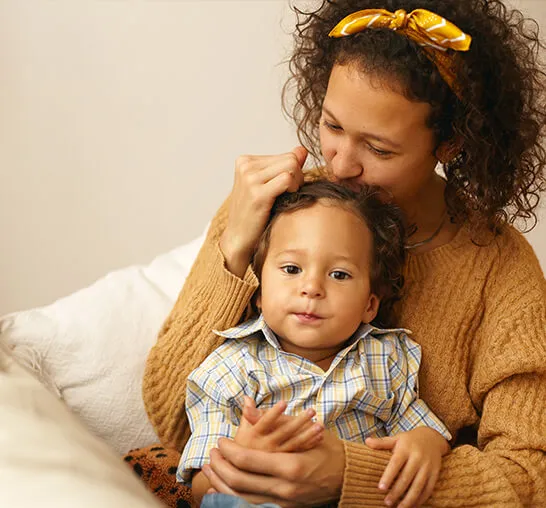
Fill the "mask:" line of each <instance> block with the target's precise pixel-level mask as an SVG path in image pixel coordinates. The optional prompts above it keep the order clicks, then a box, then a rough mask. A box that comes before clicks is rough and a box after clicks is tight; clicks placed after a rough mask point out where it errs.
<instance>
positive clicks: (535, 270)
mask: <svg viewBox="0 0 546 508" xmlns="http://www.w3.org/2000/svg"><path fill="white" fill-rule="evenodd" d="M513 247H515V248H514V249H511V251H510V253H509V258H510V259H509V260H506V262H502V261H500V260H499V263H497V265H499V266H496V268H495V270H494V272H492V273H490V275H489V276H490V278H491V279H492V280H493V282H492V283H491V284H489V285H488V288H487V291H486V294H484V297H483V299H484V305H485V312H484V317H483V322H482V323H481V326H480V327H479V331H478V333H477V335H476V337H475V338H474V341H473V342H474V344H475V345H474V351H473V352H472V357H473V361H472V366H471V369H470V371H469V374H470V378H469V381H468V390H469V393H470V395H471V397H472V400H473V403H474V405H475V407H476V410H477V412H478V414H479V415H480V417H481V418H480V421H479V426H478V443H477V447H474V446H470V445H464V446H460V447H458V448H455V449H454V450H453V451H452V452H451V453H450V454H449V455H448V456H446V457H444V460H443V462H442V470H441V473H440V477H439V479H438V482H437V484H436V487H435V490H434V493H433V495H432V497H431V498H430V499H429V501H428V503H427V506H438V507H439V506H442V507H463V506H476V507H477V506H495V507H501V506H506V507H519V506H546V410H545V403H544V401H545V400H546V282H545V280H544V275H543V274H542V271H541V270H540V267H539V265H538V261H537V260H536V257H535V256H534V254H533V253H532V251H531V252H529V251H528V250H527V247H526V246H525V245H523V244H519V245H515V246H513ZM529 249H530V248H529ZM526 251H527V252H526ZM345 453H346V469H345V477H344V485H343V490H342V497H341V502H340V506H341V507H343V508H347V507H357V506H384V503H383V499H384V494H382V493H381V492H380V491H378V489H377V485H378V483H379V479H380V477H381V474H382V472H383V471H384V469H385V466H386V465H387V462H388V459H389V454H385V453H384V452H381V453H380V452H377V451H373V450H370V449H369V448H367V447H366V446H364V445H362V444H356V443H345Z"/></svg>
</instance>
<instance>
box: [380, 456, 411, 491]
mask: <svg viewBox="0 0 546 508" xmlns="http://www.w3.org/2000/svg"><path fill="white" fill-rule="evenodd" d="M406 462H407V456H405V455H402V454H400V453H394V454H393V455H392V456H391V458H390V460H389V463H388V464H387V467H386V468H385V471H383V475H382V476H381V480H379V488H380V489H381V490H388V489H390V487H391V485H392V482H393V481H394V479H395V478H396V477H397V476H398V473H399V472H400V470H401V469H402V468H403V467H404V464H406Z"/></svg>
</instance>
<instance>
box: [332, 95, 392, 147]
mask: <svg viewBox="0 0 546 508" xmlns="http://www.w3.org/2000/svg"><path fill="white" fill-rule="evenodd" d="M322 111H323V112H324V113H326V114H327V115H328V116H329V117H330V118H331V119H332V120H333V121H334V122H336V123H337V124H339V123H340V122H339V121H338V120H337V119H336V117H335V115H334V114H333V113H332V112H331V111H330V110H329V109H328V108H327V107H326V106H324V105H323V106H322ZM358 137H359V138H361V139H372V140H374V141H379V142H380V143H383V144H385V145H389V146H391V147H392V148H395V149H397V148H401V145H400V144H399V143H395V142H394V141H392V140H390V139H388V138H384V137H381V136H378V135H376V134H372V133H371V132H365V131H364V132H359V133H358Z"/></svg>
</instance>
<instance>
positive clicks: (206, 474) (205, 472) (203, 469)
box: [201, 465, 210, 478]
mask: <svg viewBox="0 0 546 508" xmlns="http://www.w3.org/2000/svg"><path fill="white" fill-rule="evenodd" d="M201 471H203V474H204V475H205V476H206V477H207V478H208V477H209V476H210V466H208V465H204V466H203V467H202V468H201Z"/></svg>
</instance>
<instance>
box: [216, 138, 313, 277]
mask: <svg viewBox="0 0 546 508" xmlns="http://www.w3.org/2000/svg"><path fill="white" fill-rule="evenodd" d="M306 158H307V150H306V149H305V148H304V147H303V146H298V147H296V148H294V150H292V151H291V152H288V153H285V154H281V155H263V156H262V155H243V156H241V157H239V158H238V159H237V162H236V164H235V181H234V183H233V189H232V192H231V203H230V208H229V216H228V222H227V226H226V229H225V231H224V233H223V234H222V237H221V238H220V249H221V250H222V253H223V254H224V258H225V260H226V265H227V268H228V270H229V271H230V272H231V273H233V274H234V275H236V276H238V277H243V275H244V273H245V271H246V268H247V267H248V264H249V263H250V258H251V256H252V252H253V250H254V248H255V246H256V243H257V242H258V239H259V238H260V235H261V234H262V233H263V231H264V229H265V226H266V223H267V220H268V218H269V213H270V211H271V207H272V206H273V202H274V201H275V198H276V197H277V196H279V195H280V194H282V193H283V192H285V191H290V192H294V191H296V190H297V189H298V188H299V187H300V186H301V184H302V183H303V171H302V167H303V165H304V163H305V159H306Z"/></svg>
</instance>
